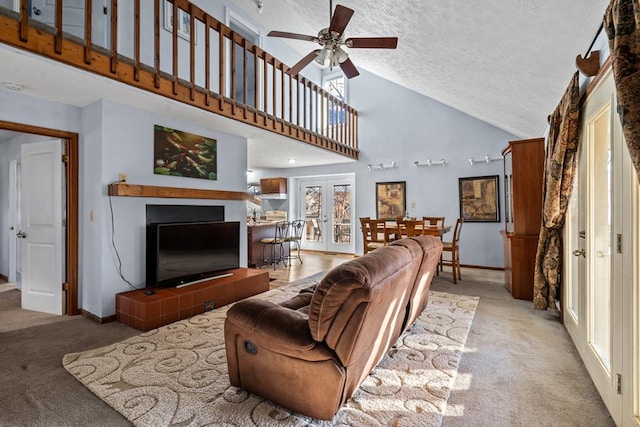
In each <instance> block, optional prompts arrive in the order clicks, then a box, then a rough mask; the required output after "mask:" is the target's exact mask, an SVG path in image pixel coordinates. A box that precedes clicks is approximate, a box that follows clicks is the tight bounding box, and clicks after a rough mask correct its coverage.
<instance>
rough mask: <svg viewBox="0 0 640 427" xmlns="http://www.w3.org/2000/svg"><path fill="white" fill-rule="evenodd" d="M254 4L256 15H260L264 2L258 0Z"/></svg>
mask: <svg viewBox="0 0 640 427" xmlns="http://www.w3.org/2000/svg"><path fill="white" fill-rule="evenodd" d="M256 6H257V7H258V15H262V10H263V8H264V3H263V2H261V1H260V0H257V1H256Z"/></svg>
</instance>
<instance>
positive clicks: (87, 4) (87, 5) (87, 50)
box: [84, 0, 93, 64]
mask: <svg viewBox="0 0 640 427" xmlns="http://www.w3.org/2000/svg"><path fill="white" fill-rule="evenodd" d="M92 9H93V6H92V0H85V1H84V40H85V45H84V63H85V64H91V46H92V42H91V39H92V35H91V22H92V19H91V14H92Z"/></svg>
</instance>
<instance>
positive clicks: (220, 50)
mask: <svg viewBox="0 0 640 427" xmlns="http://www.w3.org/2000/svg"><path fill="white" fill-rule="evenodd" d="M217 29H218V62H219V64H218V66H219V67H220V70H219V71H220V81H219V83H218V86H219V87H218V90H219V91H220V94H219V95H220V97H219V98H218V100H219V102H218V109H219V110H220V111H222V110H224V93H225V86H224V81H225V78H226V76H225V72H224V69H225V60H224V57H225V55H224V45H225V43H224V34H223V33H222V31H223V28H222V23H220V22H218V28H217Z"/></svg>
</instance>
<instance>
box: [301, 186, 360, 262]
mask: <svg viewBox="0 0 640 427" xmlns="http://www.w3.org/2000/svg"><path fill="white" fill-rule="evenodd" d="M354 188H355V185H354V179H353V177H345V178H340V179H323V180H302V181H301V182H300V195H299V200H300V204H301V206H300V212H302V214H303V218H304V220H305V223H306V227H305V233H304V236H303V240H302V247H303V248H304V249H311V250H317V251H329V252H344V253H353V252H354V251H355V234H354V233H355V230H357V229H358V227H356V226H354V225H355V212H354V210H353V209H352V206H353V203H354V202H355V195H354Z"/></svg>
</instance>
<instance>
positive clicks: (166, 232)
mask: <svg viewBox="0 0 640 427" xmlns="http://www.w3.org/2000/svg"><path fill="white" fill-rule="evenodd" d="M147 233H148V235H147V245H152V247H153V248H155V250H153V251H148V254H149V255H150V256H151V257H152V259H151V260H147V263H148V265H147V287H172V286H179V285H183V284H187V283H191V282H197V281H200V280H203V279H207V278H210V277H213V276H215V275H217V274H219V273H220V272H222V271H224V270H230V269H234V268H238V267H239V266H240V222H188V223H160V224H150V227H149V229H148V230H147ZM148 249H149V248H148ZM149 261H151V265H149Z"/></svg>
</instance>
